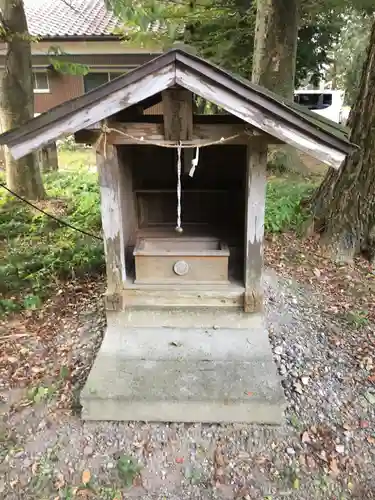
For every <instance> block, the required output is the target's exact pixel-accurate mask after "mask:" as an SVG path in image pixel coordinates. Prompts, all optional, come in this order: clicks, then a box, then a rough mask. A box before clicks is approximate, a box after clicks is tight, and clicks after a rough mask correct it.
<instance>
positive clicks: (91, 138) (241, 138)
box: [75, 122, 279, 146]
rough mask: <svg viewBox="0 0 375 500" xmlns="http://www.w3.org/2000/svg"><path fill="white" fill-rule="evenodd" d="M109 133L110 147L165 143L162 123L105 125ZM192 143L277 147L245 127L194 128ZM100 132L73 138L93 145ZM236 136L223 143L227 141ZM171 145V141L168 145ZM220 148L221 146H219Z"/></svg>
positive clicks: (113, 123)
mask: <svg viewBox="0 0 375 500" xmlns="http://www.w3.org/2000/svg"><path fill="white" fill-rule="evenodd" d="M107 126H108V129H109V130H110V132H108V133H107V138H106V141H107V143H108V144H113V145H117V146H120V145H128V144H139V145H145V146H147V145H149V141H151V142H152V143H154V144H156V145H157V144H158V143H160V144H163V143H165V137H164V125H163V124H162V123H142V122H135V123H117V122H109V123H108V124H107ZM192 132H193V133H192V136H191V141H192V142H197V143H199V141H200V142H201V144H202V145H204V144H206V143H207V142H214V141H220V140H221V138H224V141H223V144H244V145H247V144H249V143H250V142H251V141H252V140H256V141H260V140H263V141H264V142H266V143H267V144H278V143H279V141H278V140H277V139H275V138H273V137H272V136H270V135H267V134H263V133H261V132H259V131H256V130H254V129H251V128H250V127H248V126H247V125H246V124H240V123H236V124H225V123H220V124H198V123H196V124H194V125H193V131H192ZM100 134H101V132H100V130H98V129H96V128H95V129H92V130H80V131H79V132H77V133H76V134H75V140H76V142H78V143H81V144H94V143H95V142H96V141H97V140H98V139H99V137H100ZM232 136H237V137H234V138H233V139H231V140H230V141H226V140H225V139H227V138H228V137H232ZM171 142H172V143H173V142H174V141H171ZM176 142H177V141H176ZM219 144H220V142H219Z"/></svg>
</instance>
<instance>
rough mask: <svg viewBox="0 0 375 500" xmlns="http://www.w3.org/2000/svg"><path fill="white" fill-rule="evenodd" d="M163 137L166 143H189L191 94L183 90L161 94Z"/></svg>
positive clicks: (190, 132)
mask: <svg viewBox="0 0 375 500" xmlns="http://www.w3.org/2000/svg"><path fill="white" fill-rule="evenodd" d="M162 98H163V118H164V137H165V139H166V140H167V141H190V140H191V138H192V136H193V94H192V93H191V92H189V90H185V89H168V90H165V91H164V92H162Z"/></svg>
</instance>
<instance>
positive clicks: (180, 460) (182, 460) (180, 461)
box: [176, 457, 184, 464]
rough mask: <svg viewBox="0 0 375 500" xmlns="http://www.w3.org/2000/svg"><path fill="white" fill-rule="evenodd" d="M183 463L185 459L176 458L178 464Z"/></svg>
mask: <svg viewBox="0 0 375 500" xmlns="http://www.w3.org/2000/svg"><path fill="white" fill-rule="evenodd" d="M183 463H184V459H183V458H182V457H177V458H176V464H183Z"/></svg>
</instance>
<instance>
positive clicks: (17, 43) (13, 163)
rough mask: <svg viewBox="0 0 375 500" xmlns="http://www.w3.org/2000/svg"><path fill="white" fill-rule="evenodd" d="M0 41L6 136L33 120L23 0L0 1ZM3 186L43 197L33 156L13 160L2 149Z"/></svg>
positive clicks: (1, 118)
mask: <svg viewBox="0 0 375 500" xmlns="http://www.w3.org/2000/svg"><path fill="white" fill-rule="evenodd" d="M0 39H1V40H2V41H4V42H5V43H6V47H7V49H6V56H5V69H4V71H3V72H2V75H1V81H0V89H1V92H0V123H1V128H2V130H3V131H4V132H5V131H7V130H9V129H12V128H15V127H19V126H20V125H22V124H23V123H25V122H27V121H28V120H30V118H32V117H33V116H34V93H33V81H32V65H31V48H30V35H29V34H28V30H27V22H26V16H25V11H24V6H23V2H22V0H0ZM5 165H6V182H7V185H8V187H9V188H10V189H12V190H13V191H15V192H16V193H18V194H21V195H23V196H25V197H26V198H29V199H40V198H43V197H44V196H45V192H44V188H43V182H42V177H41V174H40V170H39V166H38V163H37V160H36V155H35V154H30V155H28V156H25V157H24V158H21V159H20V160H14V158H13V157H12V156H11V154H10V153H9V151H8V150H7V148H6V149H5Z"/></svg>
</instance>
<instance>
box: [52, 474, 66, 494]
mask: <svg viewBox="0 0 375 500" xmlns="http://www.w3.org/2000/svg"><path fill="white" fill-rule="evenodd" d="M54 485H55V488H56V489H57V490H61V488H63V487H64V486H65V479H64V475H63V474H62V473H61V472H59V473H58V474H57V475H56V479H55V483H54Z"/></svg>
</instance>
